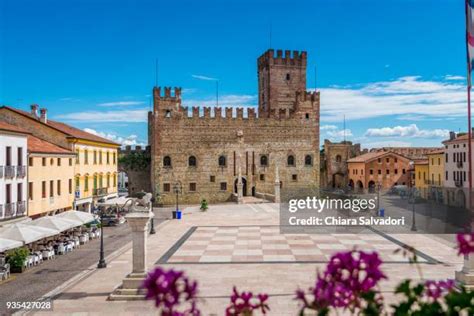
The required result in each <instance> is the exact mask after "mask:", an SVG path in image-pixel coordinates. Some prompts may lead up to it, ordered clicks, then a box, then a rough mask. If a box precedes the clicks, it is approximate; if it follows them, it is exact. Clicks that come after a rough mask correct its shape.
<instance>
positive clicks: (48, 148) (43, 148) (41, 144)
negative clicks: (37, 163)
mask: <svg viewBox="0 0 474 316" xmlns="http://www.w3.org/2000/svg"><path fill="white" fill-rule="evenodd" d="M28 152H30V153H43V154H46V153H48V154H74V152H72V151H70V150H67V149H64V148H62V147H59V146H56V145H55V144H52V143H50V142H47V141H45V140H42V139H39V138H38V137H35V136H31V135H28Z"/></svg>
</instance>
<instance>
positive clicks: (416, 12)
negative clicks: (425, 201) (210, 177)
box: [0, 0, 467, 147]
mask: <svg viewBox="0 0 474 316" xmlns="http://www.w3.org/2000/svg"><path fill="white" fill-rule="evenodd" d="M464 23H465V22H464V1H463V0H438V1H437V0H430V1H423V0H398V1H369V0H361V1H342V0H340V1H338V0H331V1H330V0H324V1H323V0H320V1H298V2H290V1H280V0H273V1H266V0H265V1H261V0H260V1H255V0H254V1H250V0H244V1H222V0H221V1H217V0H216V1H207V0H200V1H179V0H178V1H162V0H158V1H157V0H155V1H118V0H114V1H104V0H101V1H98V0H95V1H92V0H81V1H79V0H78V1H52V0H50V1H48V0H45V1H41V2H40V1H22V0H16V1H13V0H0V103H1V104H8V105H13V106H17V107H20V108H24V109H28V108H29V104H32V103H38V104H40V106H43V107H47V108H48V111H49V112H48V113H49V114H48V115H49V117H50V118H53V119H58V120H64V121H67V122H68V123H71V124H73V125H75V126H78V127H80V128H83V129H87V130H89V131H92V132H94V131H95V132H96V133H99V134H101V135H105V136H107V137H110V138H112V139H116V140H119V141H123V142H124V143H128V144H135V143H146V141H147V139H146V111H147V110H148V109H149V104H150V93H151V89H152V87H153V85H154V82H155V60H156V58H158V60H159V76H158V81H159V84H160V85H166V86H181V87H183V89H184V93H183V99H184V100H183V102H184V103H185V104H186V105H208V104H210V105H212V104H214V102H215V101H214V94H215V91H214V82H212V81H209V80H201V79H197V77H198V76H206V77H212V78H218V79H219V87H220V90H219V94H220V96H221V97H220V98H221V104H226V105H235V106H239V105H243V106H252V105H256V103H257V102H256V94H257V77H256V58H257V57H258V56H259V55H260V54H261V53H262V52H264V51H265V50H266V49H267V48H269V46H270V42H271V46H272V48H275V49H279V48H281V49H291V50H306V51H307V52H308V78H307V79H308V80H307V82H308V88H309V89H314V87H315V74H314V73H315V71H314V69H315V66H316V77H317V80H316V81H317V82H316V83H317V88H318V89H320V90H321V127H322V130H321V134H322V135H321V139H324V138H329V139H332V140H335V141H336V140H340V139H341V137H342V135H343V134H344V132H343V131H342V128H343V123H342V122H343V117H344V115H345V117H346V128H347V129H348V130H347V131H346V132H345V134H346V136H347V139H351V140H353V141H356V142H361V143H362V145H363V146H364V147H373V146H381V145H432V146H435V145H439V144H440V141H441V140H442V139H443V138H444V137H445V135H446V133H447V131H448V130H455V131H458V130H465V129H466V126H467V123H466V122H467V119H466V114H465V79H464V77H465V72H466V56H465V52H466V48H465V42H464V36H465V33H464V32H465V31H464V27H465V25H464ZM270 26H271V27H270ZM270 28H271V30H272V32H271V34H272V36H271V39H270Z"/></svg>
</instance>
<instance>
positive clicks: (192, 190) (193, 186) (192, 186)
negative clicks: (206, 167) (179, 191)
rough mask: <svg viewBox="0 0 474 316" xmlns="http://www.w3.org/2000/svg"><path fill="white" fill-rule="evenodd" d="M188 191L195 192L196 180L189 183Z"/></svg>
mask: <svg viewBox="0 0 474 316" xmlns="http://www.w3.org/2000/svg"><path fill="white" fill-rule="evenodd" d="M189 192H196V182H191V183H190V184H189Z"/></svg>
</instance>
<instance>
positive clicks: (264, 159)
mask: <svg viewBox="0 0 474 316" xmlns="http://www.w3.org/2000/svg"><path fill="white" fill-rule="evenodd" d="M260 165H261V166H264V167H266V166H268V156H267V155H262V156H260Z"/></svg>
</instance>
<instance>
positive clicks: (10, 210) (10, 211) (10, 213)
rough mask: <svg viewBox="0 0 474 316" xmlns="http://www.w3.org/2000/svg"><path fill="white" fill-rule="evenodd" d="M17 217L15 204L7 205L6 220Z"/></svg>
mask: <svg viewBox="0 0 474 316" xmlns="http://www.w3.org/2000/svg"><path fill="white" fill-rule="evenodd" d="M14 215H15V203H7V204H5V216H4V218H12V217H13V216H14Z"/></svg>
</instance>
